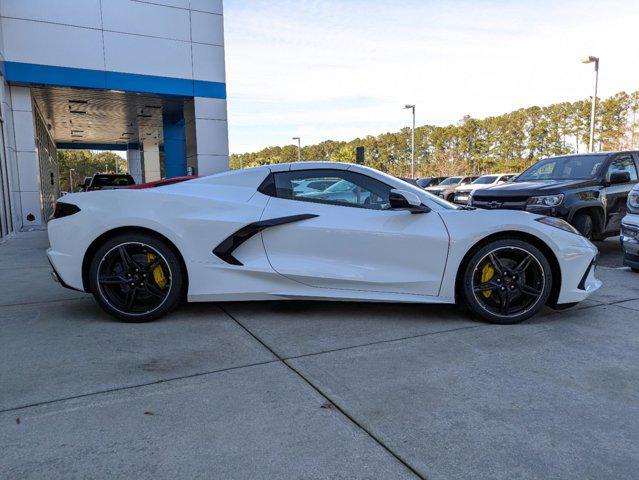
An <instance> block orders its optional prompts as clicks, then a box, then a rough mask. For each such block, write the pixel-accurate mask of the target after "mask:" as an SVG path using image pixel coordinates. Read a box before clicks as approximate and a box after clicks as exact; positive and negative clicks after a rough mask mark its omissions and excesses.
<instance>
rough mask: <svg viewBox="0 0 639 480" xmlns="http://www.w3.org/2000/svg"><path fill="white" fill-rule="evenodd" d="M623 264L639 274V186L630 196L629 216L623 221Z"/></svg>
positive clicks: (638, 185)
mask: <svg viewBox="0 0 639 480" xmlns="http://www.w3.org/2000/svg"><path fill="white" fill-rule="evenodd" d="M621 246H622V247H623V264H624V265H627V266H628V267H630V268H632V270H633V271H634V272H637V273H639V184H637V185H635V188H633V189H632V191H631V192H630V195H628V215H626V216H625V217H624V219H623V220H622V221H621Z"/></svg>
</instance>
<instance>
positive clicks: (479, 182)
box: [473, 175, 497, 185]
mask: <svg viewBox="0 0 639 480" xmlns="http://www.w3.org/2000/svg"><path fill="white" fill-rule="evenodd" d="M496 181H497V175H488V176H486V177H479V178H478V179H477V180H475V181H474V182H473V183H474V184H477V185H486V184H487V183H495V182H496Z"/></svg>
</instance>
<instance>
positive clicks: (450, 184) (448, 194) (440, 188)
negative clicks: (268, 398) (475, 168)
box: [424, 177, 478, 202]
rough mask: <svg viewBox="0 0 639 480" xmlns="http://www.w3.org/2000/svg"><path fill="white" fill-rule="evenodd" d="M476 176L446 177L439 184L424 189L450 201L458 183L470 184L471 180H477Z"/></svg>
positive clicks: (453, 197) (453, 196)
mask: <svg viewBox="0 0 639 480" xmlns="http://www.w3.org/2000/svg"><path fill="white" fill-rule="evenodd" d="M477 178H478V177H448V178H447V179H446V180H444V181H442V182H441V183H440V184H439V185H437V186H435V187H427V188H425V189H424V190H426V191H427V192H430V193H432V194H433V195H437V196H438V197H441V198H443V199H444V200H448V201H449V202H452V201H453V200H454V199H455V189H456V188H457V187H459V186H460V185H470V184H471V183H472V182H473V181H475V180H477Z"/></svg>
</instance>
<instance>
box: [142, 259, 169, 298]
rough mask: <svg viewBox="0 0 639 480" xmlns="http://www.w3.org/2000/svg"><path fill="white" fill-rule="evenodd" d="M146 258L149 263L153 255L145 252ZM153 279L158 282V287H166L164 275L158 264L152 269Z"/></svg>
mask: <svg viewBox="0 0 639 480" xmlns="http://www.w3.org/2000/svg"><path fill="white" fill-rule="evenodd" d="M146 259H147V261H148V262H149V263H152V262H153V260H155V255H153V254H152V253H147V254H146ZM153 279H154V280H155V283H157V284H158V287H160V288H162V289H164V288H166V277H165V276H164V270H162V267H161V266H160V265H158V266H157V267H155V268H154V269H153Z"/></svg>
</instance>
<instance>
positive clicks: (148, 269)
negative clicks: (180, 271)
mask: <svg viewBox="0 0 639 480" xmlns="http://www.w3.org/2000/svg"><path fill="white" fill-rule="evenodd" d="M161 264H162V259H160V258H156V259H155V260H153V261H152V262H151V263H148V264H146V265H144V267H143V270H144V271H145V272H152V271H153V270H155V269H156V268H157V267H159V266H160V265H161Z"/></svg>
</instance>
